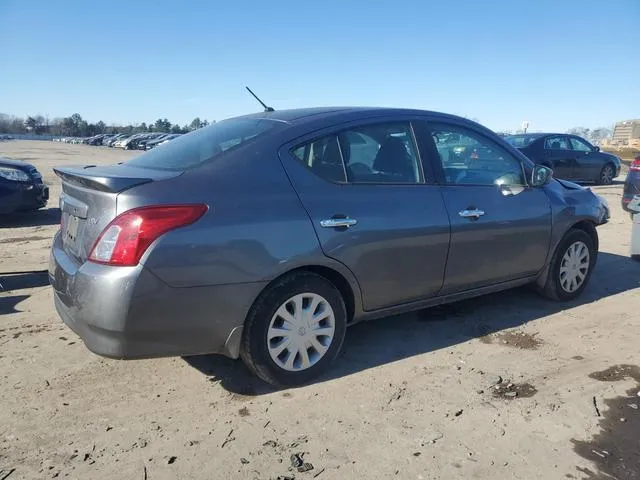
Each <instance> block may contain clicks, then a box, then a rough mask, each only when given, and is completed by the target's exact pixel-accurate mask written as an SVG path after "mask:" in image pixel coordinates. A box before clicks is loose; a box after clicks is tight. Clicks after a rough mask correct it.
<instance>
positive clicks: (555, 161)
mask: <svg viewBox="0 0 640 480" xmlns="http://www.w3.org/2000/svg"><path fill="white" fill-rule="evenodd" d="M544 160H546V161H544ZM544 160H543V161H542V162H540V163H541V164H546V165H549V166H551V168H553V175H554V177H557V178H563V179H565V180H572V179H573V174H574V165H575V152H574V151H573V149H572V148H571V144H570V143H569V138H568V137H567V136H566V135H554V136H549V137H547V138H545V139H544Z"/></svg>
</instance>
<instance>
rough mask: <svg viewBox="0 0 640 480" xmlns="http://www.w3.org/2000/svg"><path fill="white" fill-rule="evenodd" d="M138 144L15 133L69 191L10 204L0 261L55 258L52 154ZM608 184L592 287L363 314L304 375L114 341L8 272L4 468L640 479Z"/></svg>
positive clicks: (637, 367) (17, 265) (622, 261)
mask: <svg viewBox="0 0 640 480" xmlns="http://www.w3.org/2000/svg"><path fill="white" fill-rule="evenodd" d="M132 155H135V152H134V153H131V152H123V151H119V150H118V151H117V150H113V149H107V148H103V147H88V146H84V145H66V144H59V143H48V142H27V141H13V142H5V143H0V156H6V157H10V158H15V159H23V160H27V161H30V162H32V163H34V164H35V165H36V166H37V167H38V168H39V169H40V170H41V172H42V173H43V174H44V177H45V181H46V182H47V183H48V184H49V185H50V187H51V198H52V200H51V202H50V207H49V208H48V209H47V210H43V211H41V212H38V214H36V215H31V216H29V217H22V218H18V217H12V218H8V219H3V220H0V264H1V266H0V272H7V271H19V270H20V271H21V270H40V269H46V268H47V259H48V247H49V244H50V241H51V237H52V235H53V233H54V232H55V230H56V229H57V225H58V221H59V213H58V211H57V209H56V208H55V207H56V206H57V197H58V195H59V193H60V187H59V182H58V181H57V179H56V177H55V176H54V175H53V172H52V171H51V167H53V166H54V165H64V164H87V163H91V164H100V163H115V162H118V161H122V160H124V159H126V158H130V157H131V156H132ZM595 190H597V191H598V192H599V193H601V194H602V195H604V196H605V197H606V198H608V200H609V202H610V204H611V207H612V210H613V217H612V220H611V222H610V223H609V224H607V225H604V226H603V227H601V228H600V229H599V233H600V239H601V254H600V257H599V260H598V265H597V267H596V270H595V271H594V274H593V277H592V280H591V284H590V286H589V288H588V289H587V290H586V292H585V293H584V295H583V297H582V298H581V299H580V300H579V301H576V302H574V303H572V304H564V305H560V304H555V303H550V302H548V301H545V300H543V299H541V298H540V297H538V296H537V295H536V294H535V293H533V292H531V291H529V290H528V289H518V290H513V291H509V292H505V293H501V294H496V295H491V296H488V297H484V298H480V299H475V300H470V301H465V302H462V303H458V304H454V305H450V306H446V307H441V308H436V309H430V310H426V311H424V312H420V313H418V314H411V315H404V316H399V317H393V318H387V319H383V320H379V321H374V322H369V323H366V324H360V325H357V326H355V327H353V328H351V329H349V331H348V334H347V341H346V346H345V351H344V353H343V354H342V356H341V358H340V359H339V360H338V361H337V362H336V364H335V365H334V367H333V369H332V370H331V371H330V372H329V373H328V375H327V376H326V377H324V378H322V379H321V380H319V381H318V382H316V383H314V384H313V385H310V386H306V387H303V388H298V389H290V390H277V391H276V390H272V389H270V388H268V387H266V386H265V385H263V384H261V383H259V382H258V381H256V380H254V379H253V378H252V377H251V376H250V375H249V373H248V372H247V370H246V369H245V368H244V366H243V365H242V364H241V363H240V362H234V361H231V360H228V359H225V358H222V357H217V356H203V357H192V358H187V359H183V358H167V359H156V360H144V361H130V362H125V361H114V360H107V359H103V358H100V357H97V356H95V355H93V354H91V353H90V352H89V351H88V350H87V349H86V348H85V347H84V345H83V344H82V342H81V341H80V340H79V339H78V337H76V335H74V334H73V333H72V332H71V331H70V330H69V329H67V328H66V327H65V326H64V325H63V324H62V323H61V322H60V321H59V319H58V317H57V315H56V313H55V312H54V309H53V305H52V295H51V290H50V288H49V287H48V283H47V277H46V275H37V274H25V275H13V276H7V275H3V276H2V277H1V278H0V283H3V284H4V287H5V291H4V292H2V293H0V398H1V399H2V401H1V406H2V408H0V479H3V480H4V479H5V478H8V479H10V480H15V479H42V478H77V479H93V478H95V479H102V478H109V477H111V478H113V476H114V473H116V472H117V477H118V478H123V479H150V480H156V479H211V478H220V479H231V478H233V479H235V478H238V479H254V478H255V479H270V478H273V479H275V478H295V479H314V478H318V479H320V480H328V479H358V478H366V479H378V478H380V479H387V478H389V479H391V478H402V479H457V478H460V479H468V478H478V479H484V478H491V479H495V478H501V479H502V478H517V479H556V478H557V479H562V478H574V479H604V478H615V479H640V434H639V433H638V432H640V395H639V394H640V349H639V348H638V342H639V334H640V313H639V312H640V288H639V287H640V263H637V262H633V261H632V260H630V259H629V256H628V249H629V240H630V238H629V237H630V225H631V222H630V219H629V216H628V215H626V214H624V213H623V212H622V210H621V209H620V206H619V203H620V196H621V185H620V183H617V184H615V185H613V186H609V187H595ZM292 464H293V465H296V467H294V466H292ZM300 464H302V466H301V467H299V468H300V470H305V469H308V471H306V472H305V471H302V472H301V471H299V469H298V467H297V466H298V465H300ZM5 475H8V477H5Z"/></svg>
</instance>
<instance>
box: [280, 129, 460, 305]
mask: <svg viewBox="0 0 640 480" xmlns="http://www.w3.org/2000/svg"><path fill="white" fill-rule="evenodd" d="M280 157H281V159H282V161H283V164H284V166H285V168H286V170H287V173H288V175H289V177H290V179H291V181H292V184H293V186H294V188H295V189H296V191H297V193H298V195H299V197H300V199H301V201H302V203H303V205H304V207H305V208H306V210H307V212H308V214H309V217H310V219H311V221H312V223H313V226H314V228H315V231H316V234H317V236H318V239H319V241H320V245H321V247H322V250H323V252H324V253H325V255H327V256H329V257H331V258H334V259H336V260H338V261H339V262H341V263H343V264H344V265H346V266H347V267H348V268H349V269H350V270H351V271H352V272H353V273H354V274H355V276H356V278H357V280H358V282H359V284H360V288H361V291H362V296H363V308H364V309H365V310H367V311H371V310H376V309H379V308H384V307H389V306H393V305H399V304H402V303H407V302H411V301H414V300H419V299H423V298H426V297H430V296H434V295H437V294H438V293H439V292H440V289H441V287H442V283H443V278H444V268H445V262H446V257H447V251H448V248H449V237H450V232H449V218H448V215H447V211H446V209H445V206H444V202H443V199H442V195H441V193H440V188H439V187H438V186H437V185H435V184H434V182H433V176H432V174H430V173H429V172H428V171H427V172H426V174H425V171H424V170H423V166H422V163H421V160H420V151H419V148H418V145H417V144H416V141H415V136H414V131H413V128H412V124H411V122H410V121H409V120H398V119H391V118H390V119H386V120H385V119H378V120H375V121H371V120H369V121H362V122H356V123H349V124H345V125H343V126H340V127H334V128H331V129H327V130H324V131H322V132H320V133H316V134H313V135H310V136H308V137H303V138H300V139H298V140H296V141H294V142H291V143H290V144H288V145H286V146H284V147H283V148H282V149H281V151H280Z"/></svg>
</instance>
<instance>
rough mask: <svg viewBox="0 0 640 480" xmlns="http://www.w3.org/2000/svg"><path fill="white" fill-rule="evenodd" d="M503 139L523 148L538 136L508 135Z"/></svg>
mask: <svg viewBox="0 0 640 480" xmlns="http://www.w3.org/2000/svg"><path fill="white" fill-rule="evenodd" d="M504 139H505V140H506V141H507V142H509V143H510V144H511V145H513V146H514V147H516V148H525V147H528V146H529V145H531V144H532V143H533V142H535V141H536V140H537V139H538V137H536V136H535V135H509V136H506V137H504Z"/></svg>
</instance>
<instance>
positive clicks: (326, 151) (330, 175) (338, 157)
mask: <svg viewBox="0 0 640 480" xmlns="http://www.w3.org/2000/svg"><path fill="white" fill-rule="evenodd" d="M292 153H293V155H294V157H296V158H297V159H298V160H300V161H301V162H302V163H303V164H304V165H305V166H306V167H307V168H309V169H311V171H313V172H314V173H315V174H316V175H318V176H320V177H322V178H324V179H325V180H329V181H331V182H338V183H344V182H346V181H347V179H346V176H345V172H344V165H343V163H342V153H341V152H340V145H339V144H338V137H337V136H336V135H330V136H328V137H324V138H321V139H319V140H314V141H313V142H310V143H307V144H305V145H301V146H299V147H297V148H295V149H294V150H293V151H292Z"/></svg>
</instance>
